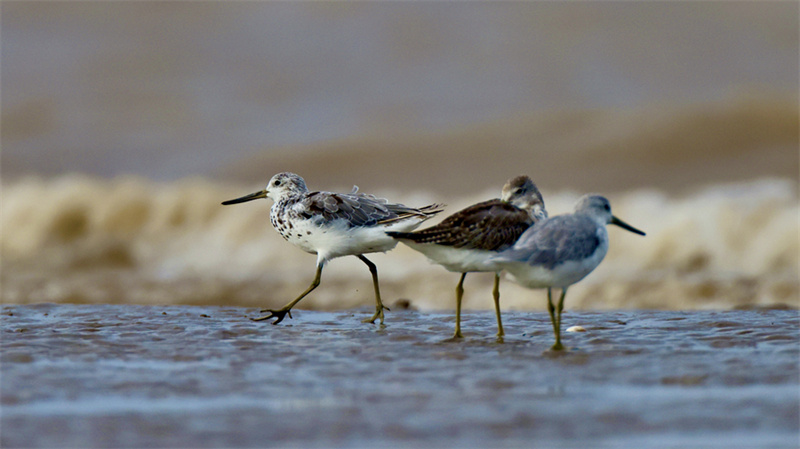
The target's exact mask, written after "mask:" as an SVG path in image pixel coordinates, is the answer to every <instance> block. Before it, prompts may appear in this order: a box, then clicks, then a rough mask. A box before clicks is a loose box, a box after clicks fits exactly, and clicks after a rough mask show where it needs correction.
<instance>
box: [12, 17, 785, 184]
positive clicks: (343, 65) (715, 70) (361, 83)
mask: <svg viewBox="0 0 800 449" xmlns="http://www.w3.org/2000/svg"><path fill="white" fill-rule="evenodd" d="M1 7H2V16H0V17H1V18H2V23H1V25H2V26H1V27H0V31H1V32H2V65H1V67H2V78H0V80H1V81H2V175H3V177H4V179H13V178H14V177H16V176H17V175H25V174H39V175H44V176H50V175H59V174H64V173H71V172H80V173H88V174H93V175H100V176H105V177H113V176H116V175H120V174H136V175H141V176H145V177H149V178H153V179H157V180H171V179H176V178H179V177H185V176H197V175H201V176H212V177H223V178H228V179H234V180H239V181H247V182H262V181H266V180H267V179H268V178H269V176H270V175H272V174H273V173H274V172H276V171H282V170H285V169H293V170H297V171H300V172H301V173H302V174H304V175H305V176H306V177H307V178H312V177H313V178H314V180H313V181H310V182H309V184H310V185H312V188H313V187H314V186H317V187H332V186H333V185H335V186H337V187H338V186H343V187H346V186H348V185H349V184H352V183H353V182H357V183H366V184H368V185H375V184H381V183H384V184H387V185H394V186H397V187H400V188H417V187H423V188H437V189H443V190H445V191H463V190H477V189H479V188H484V187H485V186H489V185H497V184H498V183H500V184H501V183H502V181H503V180H504V179H505V178H506V177H507V175H515V174H518V173H532V174H533V175H534V176H535V178H536V179H537V180H540V181H541V180H544V181H545V182H546V183H549V184H548V185H550V186H555V187H559V186H568V185H573V184H574V183H577V184H578V185H579V187H585V188H603V189H625V188H628V187H638V186H646V185H649V184H654V185H656V186H658V185H661V186H663V187H664V188H667V189H670V188H677V187H678V186H680V185H683V184H686V183H688V184H697V183H700V182H701V181H702V180H703V179H706V178H708V179H709V180H710V181H715V180H718V181H728V180H737V179H744V178H746V177H747V176H749V175H753V176H791V177H796V175H797V171H798V167H797V165H798V162H797V160H798V156H797V134H798V133H797V89H798V4H797V3H796V2H653V3H650V2H647V3H631V2H619V3H616V2H576V3H572V2H570V3H566V2H563V3H562V2H513V3H512V2H508V3H505V2H500V3H483V2H470V3H454V2H447V3H417V2H414V3H377V2H356V3H338V2H337V3H327V2H320V3H317V2H313V3H312V2H309V3H289V2H236V3H224V2H185V3H184V2H119V3H117V2H3V3H2V6H1ZM441 172H445V173H447V174H448V175H449V179H446V180H439V181H437V180H436V178H437V176H436V174H437V173H441ZM483 174H485V175H486V176H484V175H483ZM351 179H352V181H350V180H351ZM581 182H583V183H584V184H585V185H581ZM320 184H322V185H320ZM420 184H422V186H420Z"/></svg>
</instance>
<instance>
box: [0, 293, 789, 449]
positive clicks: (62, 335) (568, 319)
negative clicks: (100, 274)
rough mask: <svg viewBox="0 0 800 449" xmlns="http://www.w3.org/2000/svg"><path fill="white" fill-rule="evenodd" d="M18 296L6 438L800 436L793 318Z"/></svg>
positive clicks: (127, 441) (687, 440) (315, 443)
mask: <svg viewBox="0 0 800 449" xmlns="http://www.w3.org/2000/svg"><path fill="white" fill-rule="evenodd" d="M369 313H370V311H369V310H368V309H366V308H365V309H355V310H347V311H340V312H335V313H329V312H309V311H297V312H296V313H295V317H294V319H293V320H287V321H286V322H285V324H282V325H278V326H272V325H270V324H267V323H263V322H261V323H256V322H252V321H250V320H248V319H247V318H248V317H252V316H256V315H257V310H254V309H243V308H235V307H222V308H220V307H185V306H180V307H178V306H171V307H152V306H125V305H115V306H110V305H102V306H74V305H54V304H39V305H31V306H3V309H2V322H1V323H0V326H1V329H0V330H1V332H2V334H1V335H2V341H3V344H2V355H1V356H0V357H2V359H1V360H2V365H0V370H2V371H1V372H2V384H1V386H2V390H0V393H1V394H2V396H1V397H0V405H1V406H2V415H1V416H0V424H1V425H2V435H1V436H0V443H2V446H3V447H154V446H156V447H255V446H258V447H609V448H611V447H620V448H621V447H639V448H656V447H657V448H662V447H720V448H732V447H747V448H752V447H776V448H779V447H780V448H784V447H785V448H791V447H797V444H798V436H799V434H798V432H800V426H799V425H798V420H799V419H800V414H799V413H798V408H799V407H800V392H799V390H798V383H799V382H800V375H799V373H798V361H799V357H800V345H799V344H800V331H799V330H798V326H797V324H798V318H799V317H800V316H799V315H798V313H797V312H796V311H785V310H753V311H731V312H670V311H664V312H658V311H636V312H603V313H589V312H574V311H567V313H566V314H565V315H564V322H565V324H566V326H573V325H580V326H582V327H584V328H585V329H586V332H581V333H566V334H565V340H564V342H565V344H566V346H568V347H569V350H567V351H565V352H563V353H552V352H550V351H548V350H547V348H548V347H549V346H550V344H552V338H553V337H552V331H551V329H550V323H549V319H548V318H547V314H546V313H522V312H511V313H506V314H505V328H506V333H507V336H506V338H505V342H504V343H498V342H497V341H496V340H495V338H494V333H495V323H494V316H493V314H492V313H490V312H485V313H479V312H469V313H466V314H465V316H464V322H463V328H464V333H465V336H466V338H465V339H464V340H463V341H452V340H451V339H449V338H448V337H449V336H450V335H451V333H452V330H453V319H452V315H451V314H440V313H420V312H415V311H411V310H393V311H392V312H391V313H390V314H389V315H388V318H387V323H389V324H388V325H387V326H385V327H380V326H375V325H368V324H362V323H360V322H359V320H360V319H361V318H362V316H366V315H368V314H369Z"/></svg>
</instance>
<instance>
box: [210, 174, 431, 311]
mask: <svg viewBox="0 0 800 449" xmlns="http://www.w3.org/2000/svg"><path fill="white" fill-rule="evenodd" d="M259 198H270V199H272V200H273V201H274V204H273V205H272V208H271V210H270V221H271V222H272V226H273V227H275V229H276V230H277V231H278V233H279V234H280V235H281V236H282V237H283V238H284V239H286V240H287V241H288V242H289V243H292V244H293V245H295V246H297V247H298V248H300V249H302V250H303V251H305V252H307V253H311V254H316V255H317V272H316V275H315V277H314V281H313V282H312V283H311V285H310V286H309V287H308V288H307V289H306V290H305V291H304V292H303V293H301V294H300V296H298V297H297V298H296V299H295V300H293V301H291V302H289V303H288V304H286V305H285V306H283V307H282V308H280V309H276V310H273V309H263V310H262V311H261V313H267V312H269V315H266V316H262V317H259V318H255V319H254V321H262V320H267V319H270V318H275V321H274V322H273V323H272V324H278V323H280V322H281V321H283V319H284V317H285V316H286V315H287V314H288V315H289V318H291V317H292V313H291V310H292V307H294V306H295V304H297V303H298V302H299V301H300V300H301V299H303V298H304V297H305V296H306V295H308V294H309V293H311V291H313V290H314V289H315V288H317V286H319V284H320V281H321V278H322V268H323V267H324V266H325V264H326V263H327V262H328V261H330V260H331V259H335V258H337V257H343V256H356V257H358V259H359V260H361V261H362V262H364V263H365V264H366V265H367V267H368V268H369V271H370V273H371V274H372V284H373V287H374V289H375V314H374V315H373V316H372V318H368V319H365V320H364V322H365V323H367V322H368V323H374V322H375V320H376V319H380V323H381V324H383V309H387V310H388V308H386V307H384V305H383V302H382V301H381V293H380V287H379V285H378V269H377V267H376V266H375V264H373V263H372V262H371V261H370V260H369V259H367V258H366V257H364V254H367V253H374V252H386V251H389V250H391V249H392V248H394V247H395V246H396V245H397V242H396V241H395V240H394V239H392V238H391V237H389V236H387V235H386V232H385V231H387V230H397V231H410V230H413V229H415V228H416V227H417V226H419V225H420V224H421V223H422V222H423V221H425V220H427V219H429V218H431V217H433V216H434V215H436V214H438V213H439V212H441V211H442V208H443V206H442V205H440V204H431V205H428V206H425V207H421V208H419V209H416V208H412V207H407V206H404V205H402V204H394V203H389V202H388V201H387V200H385V199H383V198H377V197H375V196H373V195H367V194H363V193H358V187H354V188H353V191H352V192H350V193H332V192H309V190H308V188H307V187H306V183H305V181H304V180H303V178H301V177H300V176H298V175H296V174H294V173H288V172H284V173H278V174H277V175H275V176H273V177H272V179H270V181H269V184H267V187H266V188H265V189H264V190H259V191H258V192H255V193H251V194H249V195H245V196H243V197H241V198H236V199H233V200H229V201H225V202H223V203H222V204H223V205H229V204H237V203H244V202H246V201H252V200H255V199H259Z"/></svg>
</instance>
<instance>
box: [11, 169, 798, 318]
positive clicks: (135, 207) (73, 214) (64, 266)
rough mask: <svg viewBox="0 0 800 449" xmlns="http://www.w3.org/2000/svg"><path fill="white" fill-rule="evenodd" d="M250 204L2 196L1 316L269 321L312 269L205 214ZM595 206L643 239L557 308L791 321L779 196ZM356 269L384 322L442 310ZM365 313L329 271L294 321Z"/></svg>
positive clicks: (146, 190)
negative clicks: (114, 309)
mask: <svg viewBox="0 0 800 449" xmlns="http://www.w3.org/2000/svg"><path fill="white" fill-rule="evenodd" d="M500 184H501V183H500V182H498V190H499V185H500ZM251 189H252V186H244V185H238V184H225V183H220V182H216V181H209V180H205V179H200V178H197V179H184V180H179V181H175V182H169V183H157V182H153V181H149V180H146V179H142V178H117V179H113V180H104V179H98V178H90V177H86V176H81V175H69V176H62V177H58V178H55V179H41V178H25V179H21V180H17V181H14V182H11V183H8V184H7V185H5V186H4V188H3V200H2V210H1V211H0V212H2V215H1V217H2V218H1V219H2V222H0V224H1V225H2V229H3V232H2V235H1V236H0V248H2V262H3V269H2V287H1V289H2V301H3V302H6V303H34V302H69V303H139V304H218V305H242V306H257V307H268V306H269V307H272V306H280V305H283V304H284V303H285V302H288V301H289V300H291V299H293V298H294V297H295V295H297V294H298V293H299V292H300V291H302V289H304V288H305V287H306V286H307V284H308V283H310V281H311V278H312V277H313V271H314V257H313V256H311V255H308V254H305V253H303V252H302V251H300V250H298V249H297V248H294V247H293V246H292V245H290V244H289V243H287V242H285V241H283V240H282V239H281V237H280V236H279V235H278V234H277V233H276V232H274V230H272V229H270V228H271V225H270V224H269V220H268V217H269V209H268V208H269V206H270V205H271V203H270V202H269V201H263V202H262V201H257V202H253V203H248V204H246V205H239V206H233V207H223V206H221V205H220V202H221V201H223V200H226V199H230V198H233V197H235V196H238V195H241V194H243V193H248V192H249V191H250V190H251ZM375 193H382V192H375ZM498 193H499V192H495V191H486V192H484V193H482V194H480V195H469V196H464V197H456V198H441V197H437V196H436V195H434V194H433V193H429V192H427V193H426V192H417V193H414V194H408V193H407V194H394V195H392V196H391V198H392V200H398V201H401V202H404V203H406V204H409V205H421V204H425V203H427V202H430V201H445V202H448V203H449V204H450V206H449V207H448V209H447V210H446V212H445V213H446V214H449V213H452V212H454V211H456V210H458V209H459V208H461V207H464V206H466V205H468V204H471V203H473V202H476V201H479V200H483V199H486V198H490V197H495V196H497V195H498ZM544 193H545V200H546V202H547V206H548V209H549V210H550V213H551V215H555V214H559V213H566V212H569V211H571V209H572V206H573V203H574V201H575V200H576V199H577V198H578V194H577V193H575V192H571V191H564V190H560V191H547V190H545V191H544ZM610 199H611V201H612V207H613V208H614V212H615V215H617V216H619V217H621V218H622V219H624V220H626V221H627V222H629V223H631V224H632V225H634V226H636V227H638V228H640V229H643V230H645V231H646V232H647V233H648V235H647V237H644V238H642V237H639V236H635V235H633V234H629V233H626V232H624V231H621V230H618V229H617V228H614V227H611V228H610V234H611V250H610V252H609V254H608V256H607V258H606V260H605V261H604V262H603V263H602V264H601V265H600V267H599V268H598V269H597V270H596V271H595V272H594V273H592V274H591V275H590V276H589V277H588V278H586V279H585V280H584V281H582V282H581V283H579V284H577V285H576V286H574V287H573V288H572V289H571V290H570V298H569V304H567V307H568V308H582V309H585V308H593V309H603V308H654V309H692V308H700V309H705V308H723V309H725V308H734V307H761V306H764V307H775V306H780V305H788V306H791V307H797V306H798V294H799V292H798V268H799V267H798V258H799V256H798V254H800V247H799V246H798V217H800V214H799V213H800V209H799V208H798V197H797V185H796V183H795V181H794V180H790V179H777V178H771V179H768V178H765V179H761V180H757V181H751V182H740V183H735V184H718V185H714V186H711V187H708V188H704V189H701V190H699V191H696V192H694V193H692V194H688V195H683V196H676V195H670V194H666V193H664V192H663V191H659V190H646V189H640V190H634V191H629V192H625V193H620V194H616V195H611V196H610ZM371 258H372V259H373V260H374V261H375V262H376V264H377V265H378V268H379V273H380V276H381V280H382V289H383V294H384V297H385V300H386V302H387V304H389V305H390V306H391V304H392V303H393V302H394V301H396V300H398V299H400V298H406V299H409V300H410V301H411V303H412V305H414V306H416V307H419V308H424V309H431V308H434V309H446V308H450V307H452V306H453V304H452V303H453V302H454V299H453V289H454V287H455V284H456V282H457V275H456V274H453V273H449V272H447V271H445V270H444V269H442V268H440V267H431V265H430V264H429V263H428V262H427V261H426V260H425V259H424V258H423V257H422V256H420V255H419V254H418V253H415V252H413V251H411V250H409V249H407V248H404V247H402V246H401V247H398V248H397V249H395V250H394V251H392V252H390V253H387V254H378V255H374V256H373V257H371ZM351 259H352V260H351ZM491 278H492V276H491V275H488V274H473V275H470V276H468V277H467V282H466V289H467V292H466V296H465V307H467V308H476V309H484V308H485V309H488V308H490V307H491V304H492V302H491V294H490V290H491ZM501 292H502V298H501V299H502V304H503V306H504V307H506V308H513V309H542V308H543V306H544V301H545V300H544V293H543V292H542V291H529V290H525V289H523V288H521V287H518V286H516V285H514V284H512V283H511V282H504V283H503V285H502V287H501ZM372 301H373V298H372V289H371V282H370V278H369V273H368V272H367V270H366V269H365V268H364V267H363V264H361V262H359V261H357V260H356V259H355V258H344V259H336V260H334V261H333V262H331V263H330V264H329V265H328V267H327V268H326V270H325V272H324V273H323V282H322V286H321V287H320V288H318V289H317V290H316V291H315V292H314V293H312V294H311V295H310V296H309V297H307V298H306V299H304V300H303V301H302V302H301V303H300V307H301V308H317V309H340V308H349V307H354V306H359V305H370V304H372Z"/></svg>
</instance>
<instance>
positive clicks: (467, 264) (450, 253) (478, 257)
mask: <svg viewBox="0 0 800 449" xmlns="http://www.w3.org/2000/svg"><path fill="white" fill-rule="evenodd" d="M401 241H402V242H403V243H405V244H406V245H408V246H409V247H410V248H411V249H413V250H415V251H419V252H420V253H422V254H424V255H425V257H427V258H428V259H429V260H430V261H431V262H433V263H436V264H439V265H441V266H443V267H444V268H446V269H447V270H448V271H452V272H454V273H468V272H486V271H500V269H501V268H500V267H499V266H498V265H497V264H496V263H494V262H491V261H490V259H491V256H493V255H494V254H496V253H495V252H493V251H485V250H479V249H466V248H455V247H452V246H446V245H436V244H431V243H416V242H412V241H409V240H401Z"/></svg>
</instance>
